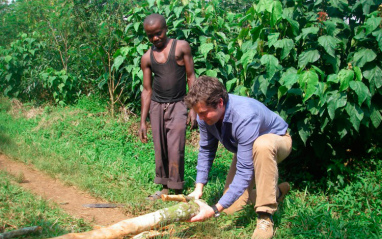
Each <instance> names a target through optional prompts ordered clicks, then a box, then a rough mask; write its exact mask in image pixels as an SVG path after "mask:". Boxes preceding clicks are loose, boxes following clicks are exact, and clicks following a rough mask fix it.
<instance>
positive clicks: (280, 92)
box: [277, 85, 288, 100]
mask: <svg viewBox="0 0 382 239" xmlns="http://www.w3.org/2000/svg"><path fill="white" fill-rule="evenodd" d="M287 92H288V88H287V87H286V86H284V85H282V86H280V87H279V88H278V89H277V99H278V100H280V98H281V97H282V96H284V95H285V93H287Z"/></svg>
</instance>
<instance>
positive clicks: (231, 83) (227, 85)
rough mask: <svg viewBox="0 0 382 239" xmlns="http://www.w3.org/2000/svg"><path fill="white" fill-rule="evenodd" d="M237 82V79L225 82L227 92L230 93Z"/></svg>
mask: <svg viewBox="0 0 382 239" xmlns="http://www.w3.org/2000/svg"><path fill="white" fill-rule="evenodd" d="M238 81H239V80H238V79H237V78H233V79H231V80H229V81H227V82H226V83H225V85H226V87H227V91H228V92H231V90H232V89H233V86H234V85H235V84H236V83H237V82H238Z"/></svg>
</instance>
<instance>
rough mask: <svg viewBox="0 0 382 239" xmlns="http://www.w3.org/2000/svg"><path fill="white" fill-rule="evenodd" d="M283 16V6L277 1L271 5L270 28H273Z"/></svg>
mask: <svg viewBox="0 0 382 239" xmlns="http://www.w3.org/2000/svg"><path fill="white" fill-rule="evenodd" d="M282 15H283V6H282V4H281V2H279V1H273V3H272V15H271V27H274V26H275V25H276V24H277V23H278V22H279V20H280V19H281V17H282Z"/></svg>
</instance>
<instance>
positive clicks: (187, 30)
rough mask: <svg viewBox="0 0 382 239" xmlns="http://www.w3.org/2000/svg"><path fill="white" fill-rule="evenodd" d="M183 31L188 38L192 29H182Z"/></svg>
mask: <svg viewBox="0 0 382 239" xmlns="http://www.w3.org/2000/svg"><path fill="white" fill-rule="evenodd" d="M182 32H183V34H184V37H185V38H188V37H189V36H190V33H191V30H190V29H182Z"/></svg>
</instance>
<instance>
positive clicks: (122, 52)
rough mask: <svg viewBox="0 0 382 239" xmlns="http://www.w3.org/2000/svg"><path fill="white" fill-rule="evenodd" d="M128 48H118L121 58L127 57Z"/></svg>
mask: <svg viewBox="0 0 382 239" xmlns="http://www.w3.org/2000/svg"><path fill="white" fill-rule="evenodd" d="M130 49H131V48H130V47H128V46H125V47H122V48H120V51H121V55H122V56H127V55H128V54H129V52H130Z"/></svg>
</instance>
